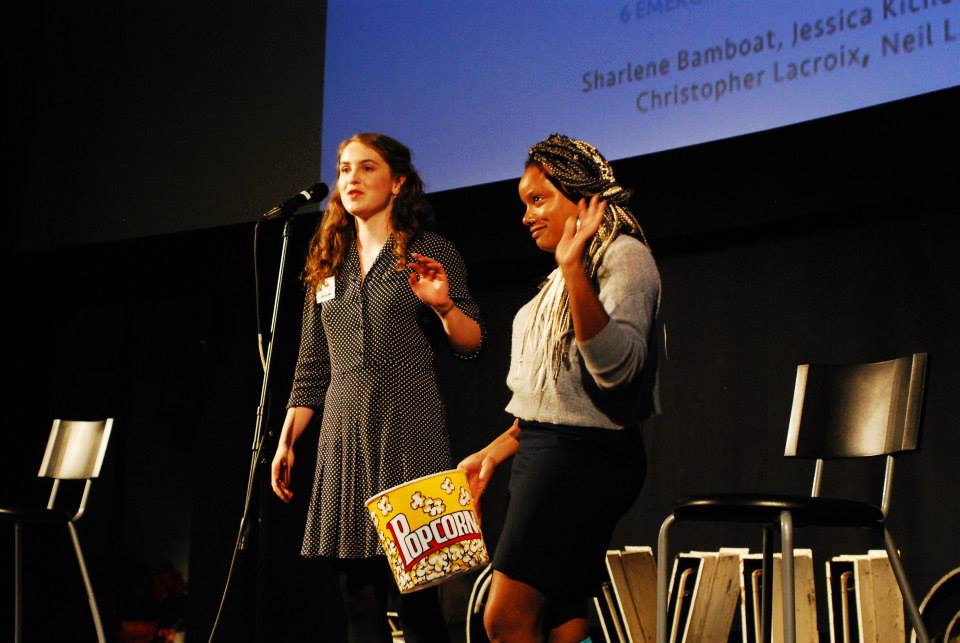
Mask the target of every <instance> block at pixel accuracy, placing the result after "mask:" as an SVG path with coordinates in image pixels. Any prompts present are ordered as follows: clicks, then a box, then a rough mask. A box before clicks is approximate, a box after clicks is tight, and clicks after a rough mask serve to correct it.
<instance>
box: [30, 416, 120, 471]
mask: <svg viewBox="0 0 960 643" xmlns="http://www.w3.org/2000/svg"><path fill="white" fill-rule="evenodd" d="M112 429H113V418H108V419H106V420H100V421H97V422H85V421H77V420H54V421H53V426H52V427H51V428H50V438H49V439H48V440H47V449H46V451H45V452H44V454H43V462H41V463H40V472H39V473H38V474H37V475H38V476H39V477H41V478H55V479H57V480H89V479H90V478H96V477H97V476H99V475H100V466H101V465H102V464H103V457H104V455H105V454H106V452H107V443H108V442H109V440H110V431H111V430H112Z"/></svg>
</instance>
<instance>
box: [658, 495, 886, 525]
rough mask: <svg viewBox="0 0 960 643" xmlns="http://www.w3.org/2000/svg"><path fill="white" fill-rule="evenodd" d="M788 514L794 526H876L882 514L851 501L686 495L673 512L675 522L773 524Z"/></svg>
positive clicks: (774, 496)
mask: <svg viewBox="0 0 960 643" xmlns="http://www.w3.org/2000/svg"><path fill="white" fill-rule="evenodd" d="M784 510H786V511H789V512H790V513H791V514H792V516H793V522H794V525H795V526H798V527H800V526H803V525H825V526H838V527H880V526H881V525H882V524H883V512H881V511H880V509H879V508H877V507H875V506H873V505H871V504H868V503H865V502H857V501H855V500H844V499H840V498H811V497H809V496H780V495H751V494H740V493H726V494H713V495H704V496H690V497H688V498H684V499H683V500H681V501H680V502H679V503H678V504H677V506H676V507H675V508H674V510H673V515H674V516H676V518H677V520H706V521H716V522H730V521H735V522H748V523H750V522H752V523H777V522H779V521H780V512H781V511H784Z"/></svg>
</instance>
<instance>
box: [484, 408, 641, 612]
mask: <svg viewBox="0 0 960 643" xmlns="http://www.w3.org/2000/svg"><path fill="white" fill-rule="evenodd" d="M520 427H521V431H520V446H519V448H518V449H517V452H516V454H515V455H514V457H513V465H512V467H511V470H510V486H509V493H510V500H509V504H508V505H507V516H506V520H505V522H504V527H503V531H502V533H501V534H500V540H499V541H498V542H497V550H496V552H495V553H494V557H493V568H494V569H496V570H498V571H500V572H502V573H504V574H506V575H507V576H509V577H510V578H512V579H513V580H518V581H521V582H524V583H527V584H528V585H531V586H533V587H534V588H536V589H537V590H538V591H540V592H541V593H542V594H544V596H546V597H547V599H548V600H571V599H577V598H581V597H586V596H594V595H596V594H598V593H599V591H600V583H601V582H602V581H603V579H604V571H605V567H604V558H605V554H606V550H607V547H608V546H609V543H610V537H611V535H612V534H613V529H614V527H615V526H616V524H617V521H618V520H619V519H620V517H621V516H622V515H623V514H624V513H626V511H627V509H629V508H630V505H632V504H633V501H634V500H635V499H636V497H637V495H638V494H639V493H640V489H641V487H642V486H643V479H644V476H645V475H646V469H647V465H646V456H645V453H644V449H643V439H642V436H641V432H640V429H639V427H637V428H630V429H623V430H620V431H615V430H610V429H600V428H592V427H576V426H562V425H555V424H542V423H536V422H527V421H524V420H520Z"/></svg>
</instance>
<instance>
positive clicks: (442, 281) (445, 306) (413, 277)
mask: <svg viewBox="0 0 960 643" xmlns="http://www.w3.org/2000/svg"><path fill="white" fill-rule="evenodd" d="M410 254H411V255H412V256H413V261H411V262H410V263H408V264H407V268H408V269H409V270H410V271H411V272H410V274H409V275H408V276H407V281H408V282H409V284H410V290H412V291H413V294H414V295H416V296H417V299H419V300H420V301H422V302H423V303H425V304H426V305H428V306H430V307H431V308H433V309H434V310H435V311H437V312H439V313H447V312H449V311H450V309H451V308H452V307H453V306H454V303H453V300H451V299H450V287H449V284H448V281H447V271H446V270H444V269H443V265H442V264H441V263H440V262H439V261H437V260H436V259H431V258H430V257H427V256H424V255H421V254H417V253H416V252H412V253H410Z"/></svg>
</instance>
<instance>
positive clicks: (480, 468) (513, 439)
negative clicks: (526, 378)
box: [457, 420, 520, 502]
mask: <svg viewBox="0 0 960 643" xmlns="http://www.w3.org/2000/svg"><path fill="white" fill-rule="evenodd" d="M519 435H520V424H519V421H518V420H514V421H513V424H512V425H510V428H509V429H507V430H506V431H504V432H503V433H501V434H500V435H498V436H497V437H496V438H495V439H494V440H493V442H491V443H490V444H488V445H487V446H485V447H483V448H482V449H480V450H479V451H477V452H476V453H471V454H470V455H468V456H467V457H465V458H464V459H463V460H461V461H460V464H458V465H457V469H459V470H460V471H463V472H464V473H466V474H467V482H468V484H469V485H470V495H472V496H473V500H474V502H477V501H479V500H480V496H482V495H483V492H484V490H485V489H486V488H487V483H489V482H490V478H491V477H493V472H494V470H495V469H496V468H497V465H499V464H501V463H502V462H503V461H504V460H507V459H509V458H510V457H511V456H512V455H513V454H514V453H516V452H517V447H518V446H519V445H520V441H519Z"/></svg>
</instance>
